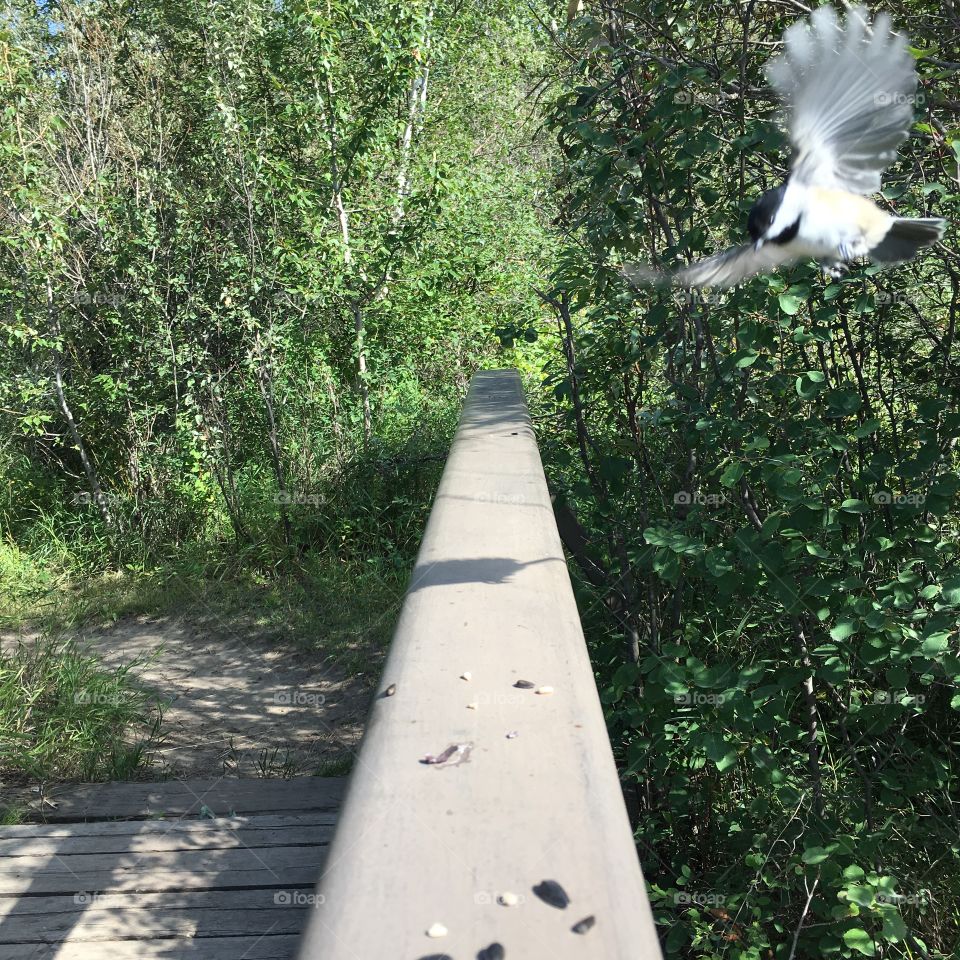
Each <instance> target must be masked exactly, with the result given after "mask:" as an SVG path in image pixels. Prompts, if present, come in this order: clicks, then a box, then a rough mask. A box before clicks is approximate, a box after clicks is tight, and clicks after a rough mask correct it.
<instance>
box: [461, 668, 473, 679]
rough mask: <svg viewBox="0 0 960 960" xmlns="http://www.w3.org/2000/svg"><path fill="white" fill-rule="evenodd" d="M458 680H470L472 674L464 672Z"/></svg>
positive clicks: (467, 671)
mask: <svg viewBox="0 0 960 960" xmlns="http://www.w3.org/2000/svg"><path fill="white" fill-rule="evenodd" d="M460 679H461V680H472V679H473V674H472V673H471V672H470V671H469V670H464V671H463V673H461V674H460Z"/></svg>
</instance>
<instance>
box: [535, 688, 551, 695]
mask: <svg viewBox="0 0 960 960" xmlns="http://www.w3.org/2000/svg"><path fill="white" fill-rule="evenodd" d="M537 693H539V694H548V693H553V687H537Z"/></svg>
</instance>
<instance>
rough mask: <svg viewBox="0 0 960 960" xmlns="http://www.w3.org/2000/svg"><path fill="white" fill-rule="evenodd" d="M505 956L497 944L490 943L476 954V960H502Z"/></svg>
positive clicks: (504, 952)
mask: <svg viewBox="0 0 960 960" xmlns="http://www.w3.org/2000/svg"><path fill="white" fill-rule="evenodd" d="M506 955H507V951H506V950H504V949H503V947H502V946H501V945H500V944H499V943H491V944H490V946H489V947H486V948H485V949H483V950H481V951H480V952H479V953H478V954H477V960H503V958H504V957H505V956H506Z"/></svg>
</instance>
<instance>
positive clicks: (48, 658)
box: [0, 637, 161, 781]
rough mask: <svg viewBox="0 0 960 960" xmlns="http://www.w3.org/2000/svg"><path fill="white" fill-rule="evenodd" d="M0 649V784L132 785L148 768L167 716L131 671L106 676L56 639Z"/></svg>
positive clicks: (91, 660)
mask: <svg viewBox="0 0 960 960" xmlns="http://www.w3.org/2000/svg"><path fill="white" fill-rule="evenodd" d="M10 647H11V645H10V644H8V645H7V648H6V649H2V648H0V777H2V778H3V779H4V780H7V781H9V780H18V779H19V780H21V781H37V780H39V781H43V780H50V779H62V780H74V779H75V780H126V779H130V778H131V777H132V776H134V775H135V774H136V772H137V771H138V770H139V769H140V768H141V767H142V766H144V764H145V763H146V761H147V757H148V753H149V750H150V747H151V745H152V744H154V743H155V742H156V740H157V738H158V735H159V729H160V721H161V713H160V707H159V704H157V703H156V702H155V701H154V700H153V699H152V698H151V697H150V695H149V694H148V693H146V692H145V691H143V690H141V689H140V688H138V687H137V686H136V685H135V683H134V682H133V677H132V675H131V672H130V670H131V666H133V665H127V666H124V667H121V668H118V669H116V670H107V669H105V668H104V667H103V666H102V664H101V663H100V662H99V661H98V660H97V659H96V658H95V657H93V656H90V655H89V654H86V653H84V652H83V651H82V650H80V649H78V648H77V647H76V646H75V645H74V644H73V643H70V642H64V641H61V640H57V639H55V638H51V637H38V638H37V639H35V640H32V641H29V642H26V643H18V644H16V645H12V649H10Z"/></svg>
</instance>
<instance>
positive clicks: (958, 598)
mask: <svg viewBox="0 0 960 960" xmlns="http://www.w3.org/2000/svg"><path fill="white" fill-rule="evenodd" d="M940 590H941V596H942V597H943V600H944V602H945V603H949V604H952V605H953V606H958V605H960V577H952V578H951V579H950V580H944V581H943V583H941V584H940Z"/></svg>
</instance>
